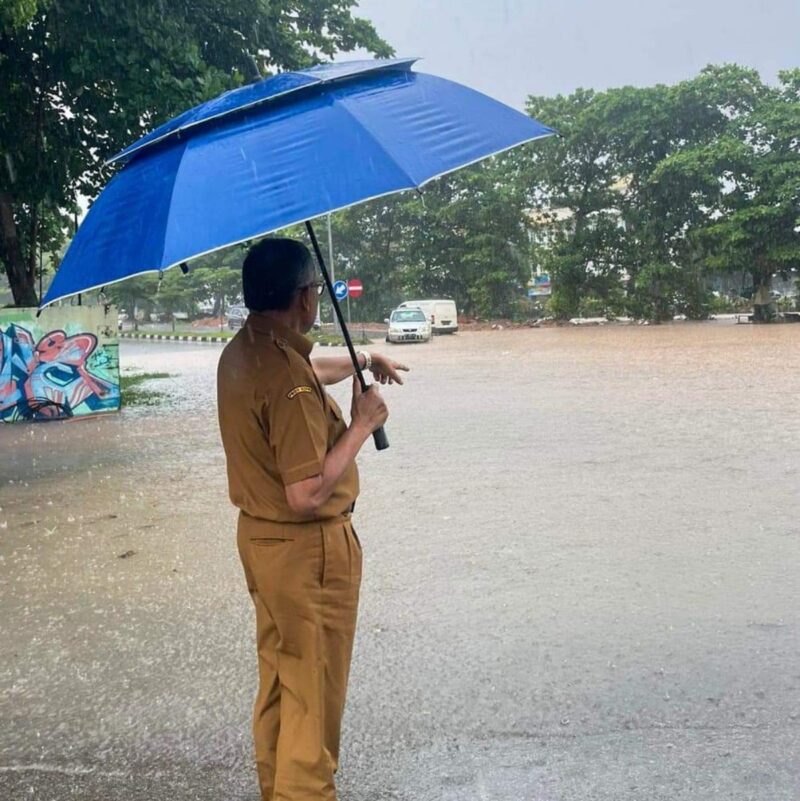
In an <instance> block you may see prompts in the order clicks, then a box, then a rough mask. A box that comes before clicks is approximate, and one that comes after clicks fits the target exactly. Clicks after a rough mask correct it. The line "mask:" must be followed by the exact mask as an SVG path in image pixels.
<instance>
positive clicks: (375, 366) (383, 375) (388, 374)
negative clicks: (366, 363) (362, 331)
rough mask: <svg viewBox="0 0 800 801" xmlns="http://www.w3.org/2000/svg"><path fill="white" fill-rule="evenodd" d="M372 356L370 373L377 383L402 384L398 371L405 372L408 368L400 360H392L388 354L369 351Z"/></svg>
mask: <svg viewBox="0 0 800 801" xmlns="http://www.w3.org/2000/svg"><path fill="white" fill-rule="evenodd" d="M371 356H372V367H371V368H370V370H371V371H372V375H373V376H375V382H376V383H379V384H402V383H403V379H402V378H400V372H401V371H402V372H405V373H407V372H408V370H409V368H408V367H406V366H405V365H404V364H400V362H395V361H392V360H391V359H390V358H389V357H388V356H384V355H383V354H382V353H375V352H371Z"/></svg>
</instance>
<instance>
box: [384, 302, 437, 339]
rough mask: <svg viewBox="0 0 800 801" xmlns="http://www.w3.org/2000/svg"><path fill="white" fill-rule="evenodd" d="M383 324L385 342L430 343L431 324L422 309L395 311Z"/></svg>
mask: <svg viewBox="0 0 800 801" xmlns="http://www.w3.org/2000/svg"><path fill="white" fill-rule="evenodd" d="M385 322H386V324H387V325H388V326H389V330H388V331H387V332H386V341H387V342H430V341H431V324H430V321H429V320H428V318H427V317H426V316H425V312H424V311H422V309H411V308H404V309H395V310H394V311H393V312H392V314H391V316H390V317H389V318H388V319H387V320H385Z"/></svg>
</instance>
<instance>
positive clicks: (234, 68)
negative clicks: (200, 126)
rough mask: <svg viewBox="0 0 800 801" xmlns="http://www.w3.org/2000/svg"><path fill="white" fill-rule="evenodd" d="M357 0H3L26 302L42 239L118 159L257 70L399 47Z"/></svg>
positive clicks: (19, 274)
mask: <svg viewBox="0 0 800 801" xmlns="http://www.w3.org/2000/svg"><path fill="white" fill-rule="evenodd" d="M354 4H355V3H354V2H353V0H284V1H283V2H280V3H273V2H266V0H230V1H229V2H226V3H219V2H212V1H211V0H173V1H172V2H164V0H137V1H136V2H133V3H131V2H122V0H92V1H91V2H85V1H81V0H57V1H56V0H3V4H2V6H0V14H1V15H2V17H0V19H1V20H2V24H0V260H2V263H3V266H4V268H5V270H6V274H7V276H8V278H9V283H10V285H11V288H12V291H13V294H14V300H15V302H16V303H17V304H24V305H27V304H35V303H36V300H37V298H36V293H35V290H34V274H35V264H36V259H37V252H38V249H39V247H44V248H45V249H48V250H57V249H58V247H60V245H61V244H62V241H63V238H64V234H65V231H66V230H67V227H68V223H69V221H70V220H71V217H72V215H73V214H74V213H75V212H76V211H77V203H78V199H79V198H80V197H85V198H93V197H95V196H96V195H97V193H98V192H99V190H100V188H101V187H102V185H103V184H104V183H105V182H106V181H107V180H108V178H109V177H110V171H109V170H108V169H107V168H105V167H104V166H103V162H104V159H105V158H106V157H108V156H109V155H111V154H112V153H114V152H116V151H117V150H119V149H121V148H122V147H124V146H125V145H127V144H128V143H130V142H131V141H133V140H135V139H137V138H138V137H139V136H141V135H142V134H144V133H145V132H146V131H148V130H150V129H151V128H153V127H154V126H156V125H158V124H159V123H161V122H163V121H164V120H166V119H168V118H170V117H172V116H174V115H175V114H177V113H178V112H180V111H182V110H183V109H185V108H186V107H188V106H191V105H193V104H196V103H198V102H201V101H203V100H206V99H208V98H210V97H212V96H214V95H216V94H218V93H219V92H221V91H223V90H225V89H228V88H231V87H234V86H236V85H239V84H241V83H242V82H243V81H244V80H245V78H246V77H251V76H252V75H253V73H254V71H255V70H256V68H257V69H258V71H259V72H260V73H261V74H268V73H269V72H270V71H274V70H276V69H279V68H281V69H294V68H298V67H304V66H308V65H310V64H312V63H314V62H315V61H318V60H320V59H322V58H324V57H330V56H332V55H333V54H334V53H336V52H338V51H342V50H344V51H346V50H352V49H354V48H357V47H363V48H366V49H368V50H370V51H372V52H374V53H376V54H378V55H388V54H390V52H391V51H390V48H389V47H388V45H386V43H385V42H383V41H382V40H381V39H380V38H379V37H378V35H377V34H376V32H375V31H374V29H373V27H372V26H371V25H370V24H369V23H368V22H366V21H364V20H361V19H358V18H356V17H354V16H353V15H352V13H351V9H352V7H353V6H354Z"/></svg>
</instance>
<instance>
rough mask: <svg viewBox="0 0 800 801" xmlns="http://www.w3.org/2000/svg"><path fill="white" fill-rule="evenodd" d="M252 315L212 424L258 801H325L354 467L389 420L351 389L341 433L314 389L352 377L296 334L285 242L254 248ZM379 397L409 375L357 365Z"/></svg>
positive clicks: (366, 362)
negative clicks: (221, 462)
mask: <svg viewBox="0 0 800 801" xmlns="http://www.w3.org/2000/svg"><path fill="white" fill-rule="evenodd" d="M242 284H243V290H244V302H245V305H246V306H247V308H248V310H249V312H250V314H249V316H248V318H247V321H246V323H245V325H244V326H243V328H242V329H241V330H240V331H239V332H238V333H237V335H236V336H235V337H234V338H233V339H232V340H231V342H230V343H229V344H228V345H227V346H226V348H225V350H224V351H223V354H222V357H221V359H220V362H219V368H218V373H217V393H218V403H219V424H220V431H221V434H222V442H223V445H224V447H225V454H226V457H227V465H228V484H229V491H230V497H231V500H232V502H233V503H234V504H235V505H236V506H238V507H239V509H240V513H239V524H238V548H239V554H240V556H241V560H242V564H243V566H244V573H245V578H246V581H247V587H248V590H249V592H250V595H251V597H252V599H253V603H254V605H255V610H256V639H257V647H258V666H259V689H258V695H257V697H256V702H255V709H254V715H253V733H254V738H255V751H256V763H257V767H258V776H259V783H260V786H261V795H262V799H263V801H334V800H335V798H336V791H335V787H334V780H333V774H334V772H335V770H336V768H337V765H338V758H339V731H340V724H341V718H342V712H343V710H344V701H345V691H346V687H347V677H348V673H349V668H350V656H351V653H352V647H353V636H354V633H355V624H356V612H357V607H358V592H359V587H360V583H361V546H360V543H359V541H358V537H357V536H356V533H355V530H354V529H353V526H352V522H351V518H350V515H351V511H352V508H353V505H354V503H355V499H356V497H357V495H358V471H357V468H356V464H355V457H356V455H357V454H358V452H359V450H360V449H361V446H362V445H363V444H364V443H365V442H366V441H367V440H368V439H369V438H370V436H371V434H372V432H373V431H374V430H375V429H377V428H379V427H380V426H381V425H383V423H384V422H385V421H386V419H387V417H388V410H387V408H386V404H385V402H384V401H383V398H382V397H381V395H380V393H379V391H378V388H377V387H375V386H373V387H370V388H369V390H368V391H367V392H362V391H361V386H360V383H359V382H358V380H357V377H355V376H354V377H353V400H352V405H351V422H350V425H349V426H348V425H347V424H346V423H345V422H344V420H343V419H342V414H341V411H340V410H339V407H338V406H337V404H336V403H335V402H334V401H333V400H332V399H331V398H330V397H329V396H328V395H327V393H326V392H325V389H324V385H326V384H333V383H336V382H338V381H341V380H342V379H344V378H346V377H348V376H350V375H352V374H353V366H352V363H351V362H350V360H349V358H347V357H338V358H337V357H333V358H324V359H315V360H314V362H311V360H310V359H309V355H310V353H311V348H312V344H311V343H310V342H309V341H308V339H306V337H305V336H304V334H305V333H306V332H307V331H309V330H310V328H311V327H312V325H313V323H314V320H315V318H316V313H317V304H318V296H319V293H320V292H321V289H322V287H323V284H322V283H321V282H320V281H319V280H318V277H317V276H316V271H315V268H314V263H313V260H312V258H311V254H310V253H309V251H308V249H307V248H306V247H305V246H304V245H303V244H302V243H300V242H297V241H294V240H291V239H265V240H262V241H261V242H259V243H258V244H256V245H254V246H253V247H252V248H251V250H250V252H249V253H248V255H247V258H246V259H245V262H244V267H243V269H242ZM359 359H362V360H363V366H364V369H371V370H372V373H373V374H374V376H375V378H376V380H377V381H378V382H380V383H387V382H388V383H393V382H395V381H396V382H397V383H401V384H402V380H401V379H400V377H399V374H398V371H399V370H407V369H408V368H406V367H404V366H403V365H400V364H396V363H394V362H392V361H390V360H389V359H387V358H385V357H383V356H380V355H379V354H369V353H366V352H361V353H360V354H359Z"/></svg>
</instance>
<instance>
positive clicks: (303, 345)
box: [245, 312, 314, 359]
mask: <svg viewBox="0 0 800 801" xmlns="http://www.w3.org/2000/svg"><path fill="white" fill-rule="evenodd" d="M245 325H246V326H248V328H251V329H252V330H253V331H257V332H258V333H259V334H266V335H267V336H270V337H272V339H273V341H275V342H277V343H279V344H280V341H281V340H283V341H284V342H286V344H287V345H289V347H290V348H292V349H293V350H296V351H297V352H298V353H299V354H300V355H301V356H302V357H303V358H304V359H308V357H309V356H310V355H311V349H312V348H313V347H314V343H313V342H311V341H309V339H308V338H307V337H305V336H304V335H303V334H301V333H300V332H299V331H295V330H294V329H292V328H288V327H287V326H285V325H283V324H282V323H279V322H278V321H277V320H275V319H274V318H272V317H270V316H268V315H266V314H261V313H260V312H250V314H248V315H247V321H246V322H245Z"/></svg>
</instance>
